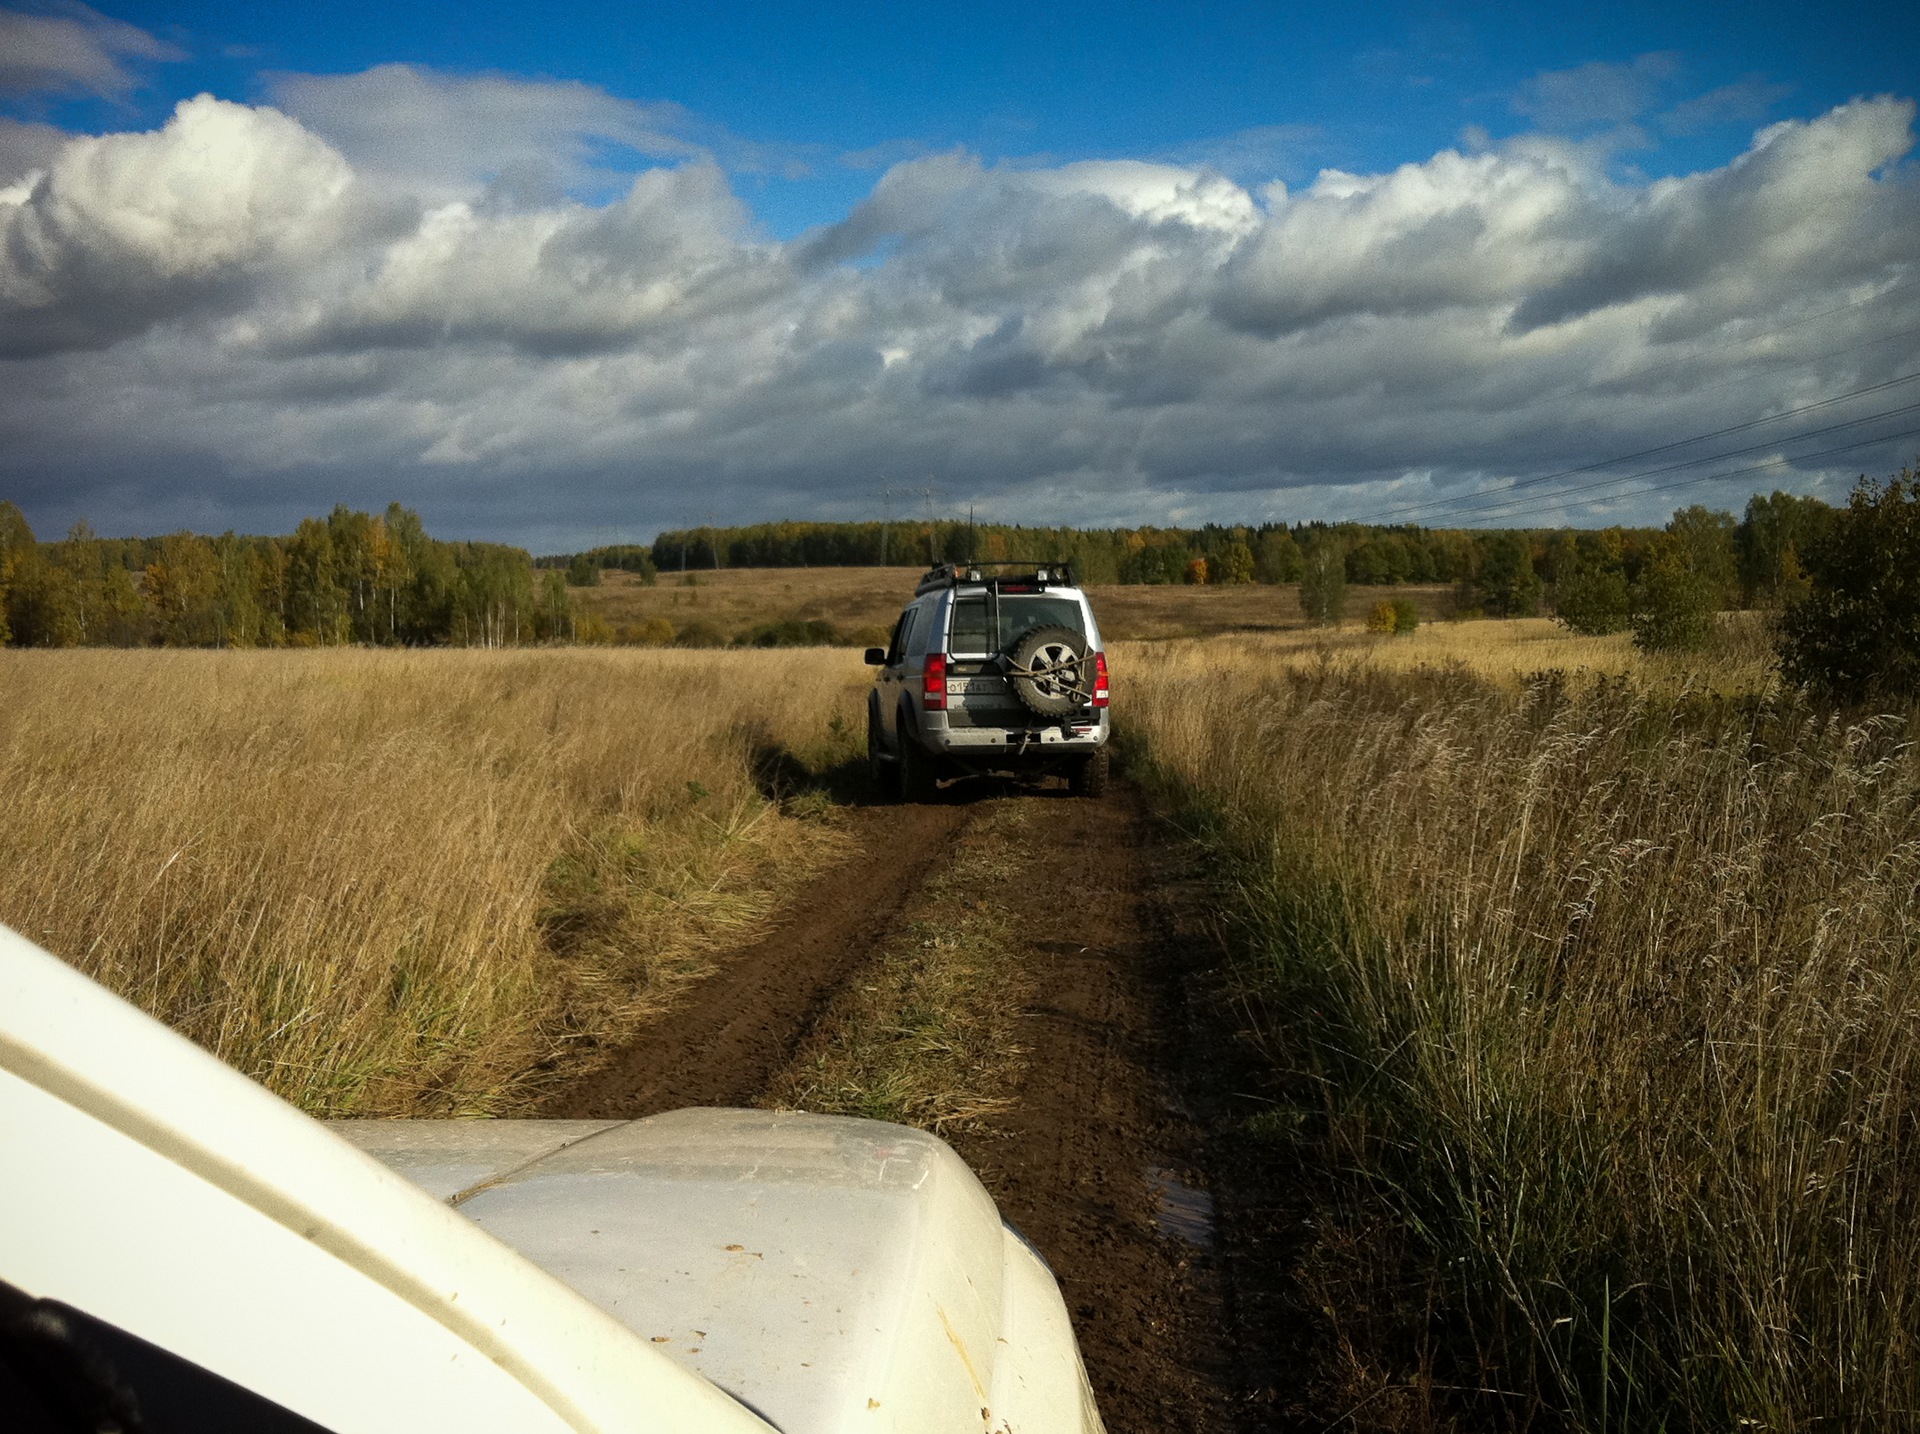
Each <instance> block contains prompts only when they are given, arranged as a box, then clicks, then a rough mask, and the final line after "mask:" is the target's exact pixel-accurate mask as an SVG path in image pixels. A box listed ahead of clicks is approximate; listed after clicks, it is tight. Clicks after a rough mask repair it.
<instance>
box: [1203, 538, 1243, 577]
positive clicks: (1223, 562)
mask: <svg viewBox="0 0 1920 1434" xmlns="http://www.w3.org/2000/svg"><path fill="white" fill-rule="evenodd" d="M1209 571H1210V572H1211V573H1212V579H1213V581H1214V582H1217V583H1250V582H1252V581H1253V549H1251V548H1249V547H1248V546H1247V545H1246V544H1245V543H1243V542H1240V541H1238V540H1237V539H1236V540H1235V541H1233V542H1231V543H1228V544H1227V545H1226V546H1225V547H1224V548H1222V549H1221V550H1220V555H1219V558H1218V560H1217V568H1216V567H1215V565H1213V564H1209Z"/></svg>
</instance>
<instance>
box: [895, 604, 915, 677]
mask: <svg viewBox="0 0 1920 1434" xmlns="http://www.w3.org/2000/svg"><path fill="white" fill-rule="evenodd" d="M918 611H919V609H918V608H911V607H910V608H908V609H907V610H906V611H905V612H903V613H901V614H900V621H898V622H896V623H895V624H894V625H893V642H892V643H891V644H890V645H889V646H888V648H887V666H889V667H898V666H899V665H900V664H901V662H902V661H903V660H905V658H906V655H907V639H908V637H909V636H910V635H911V634H912V632H913V617H914V614H915V613H916V612H918Z"/></svg>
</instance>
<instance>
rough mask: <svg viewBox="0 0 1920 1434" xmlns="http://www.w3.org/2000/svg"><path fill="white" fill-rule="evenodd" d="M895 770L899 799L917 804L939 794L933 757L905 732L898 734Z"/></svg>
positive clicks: (932, 798)
mask: <svg viewBox="0 0 1920 1434" xmlns="http://www.w3.org/2000/svg"><path fill="white" fill-rule="evenodd" d="M896 770H897V774H898V780H899V783H900V793H899V794H900V800H901V801H903V802H912V803H915V804H916V805H917V804H920V803H925V802H930V801H932V800H934V798H935V797H937V796H939V794H940V788H939V786H938V774H937V773H936V772H935V771H934V765H933V758H932V757H930V756H928V755H927V753H926V751H925V750H924V749H922V747H921V746H920V744H919V743H918V742H915V741H914V740H913V738H912V737H911V736H910V735H909V734H907V733H905V732H902V733H901V734H900V760H899V762H898V763H897V764H896Z"/></svg>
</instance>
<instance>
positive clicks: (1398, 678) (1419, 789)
mask: <svg viewBox="0 0 1920 1434" xmlns="http://www.w3.org/2000/svg"><path fill="white" fill-rule="evenodd" d="M1758 636H1759V634H1758V633H1757V631H1756V629H1755V628H1754V626H1753V625H1752V624H1751V623H1750V622H1746V621H1735V622H1730V623H1727V624H1724V625H1723V628H1722V631H1721V633H1720V635H1719V640H1718V644H1717V648H1716V650H1715V651H1713V652H1710V653H1709V654H1707V655H1706V656H1705V657H1704V658H1703V659H1702V660H1701V662H1700V663H1699V664H1697V670H1689V666H1688V664H1682V663H1676V662H1671V661H1662V662H1659V663H1653V662H1648V661H1646V660H1643V659H1641V658H1640V657H1639V656H1638V655H1637V654H1635V653H1634V652H1633V650H1632V649H1631V648H1630V647H1628V646H1625V645H1624V643H1623V641H1622V640H1621V639H1613V638H1598V639H1570V638H1565V637H1560V636H1555V635H1554V634H1553V633H1552V632H1551V631H1550V630H1548V628H1547V626H1546V625H1544V624H1520V623H1503V624H1492V623H1470V624H1462V625H1459V626H1458V627H1448V626H1442V627H1438V628H1434V629H1422V630H1420V631H1419V632H1418V633H1416V634H1414V635H1412V636H1411V637H1408V638H1405V639H1401V638H1374V639H1364V638H1362V639H1356V640H1352V641H1349V640H1347V639H1345V638H1341V637H1335V638H1326V639H1323V640H1321V641H1320V642H1319V643H1318V644H1317V645H1316V644H1315V643H1314V642H1313V641H1310V640H1304V641H1297V642H1282V641H1280V640H1278V639H1272V640H1269V639H1255V640H1253V641H1244V642H1243V641H1237V640H1236V641H1227V640H1219V639H1216V640H1212V641H1206V642H1194V643H1177V644H1169V645H1165V646H1159V647H1156V648H1153V649H1151V651H1150V656H1151V660H1147V658H1148V657H1149V652H1148V651H1146V650H1142V649H1123V650H1122V652H1121V654H1120V659H1121V660H1120V661H1119V662H1116V677H1115V710H1116V712H1120V713H1123V714H1124V720H1125V723H1126V726H1125V728H1124V736H1125V738H1126V740H1127V744H1128V749H1129V752H1130V756H1131V758H1132V761H1133V763H1134V770H1135V771H1136V772H1138V773H1140V774H1141V776H1142V778H1143V779H1144V780H1145V781H1147V782H1148V784H1149V786H1150V788H1151V789H1152V790H1154V791H1155V792H1156V794H1157V796H1158V799H1159V800H1160V801H1161V802H1162V803H1163V804H1164V805H1165V807H1166V808H1167V809H1168V810H1169V811H1170V812H1171V813H1173V814H1175V816H1176V819H1177V820H1178V821H1179V822H1180V823H1181V824H1182V825H1184V826H1185V827H1186V828H1187V829H1188V830H1189V831H1190V832H1192V833H1193V834H1194V836H1195V837H1196V838H1197V839H1198V840H1199V841H1200V842H1201V843H1202V844H1203V845H1204V846H1206V847H1207V848H1208V849H1209V850H1210V851H1211V852H1212V853H1213V855H1214V857H1215V859H1216V861H1217V862H1218V865H1219V870H1220V872H1221V881H1222V886H1223V892H1224V895H1223V907H1224V909H1225V910H1226V911H1227V912H1228V914H1229V919H1230V920H1231V921H1232V922H1233V923H1234V927H1235V929H1236V931H1237V933H1238V944H1239V949H1240V955H1239V957H1238V970H1237V973H1236V979H1237V987H1238V991H1239V998H1240V1000H1241V1001H1243V1002H1244V1004H1245V1006H1246V1009H1247V1010H1248V1011H1249V1013H1250V1021H1251V1025H1252V1029H1253V1031H1254V1032H1255V1039H1256V1041H1257V1043H1258V1047H1259V1049H1260V1050H1261V1052H1262V1053H1263V1058H1264V1059H1265V1061H1267V1062H1268V1063H1269V1065H1270V1067H1271V1069H1272V1072H1273V1087H1272V1090H1271V1092H1270V1096H1271V1099H1272V1101H1273V1105H1272V1106H1271V1108H1270V1110H1269V1112H1268V1114H1267V1115H1266V1116H1264V1117H1262V1118H1261V1120H1260V1121H1259V1122H1257V1125H1258V1129H1257V1130H1255V1131H1254V1132H1252V1133H1253V1134H1255V1135H1257V1136H1258V1137H1259V1138H1262V1139H1265V1140H1269V1141H1274V1142H1278V1143H1279V1145H1280V1146H1281V1148H1282V1149H1283V1150H1284V1151H1286V1152H1287V1153H1288V1158H1289V1160H1290V1161H1291V1162H1295V1163H1297V1167H1298V1168H1301V1169H1303V1170H1307V1171H1311V1172H1318V1173H1317V1174H1316V1175H1315V1176H1314V1177H1313V1180H1314V1182H1315V1185H1316V1189H1315V1196H1314V1210H1313V1214H1312V1225H1311V1229H1312V1231H1313V1235H1312V1238H1311V1240H1310V1241H1309V1242H1308V1245H1307V1248H1306V1249H1305V1251H1304V1253H1303V1254H1302V1256H1301V1257H1300V1259H1299V1264H1298V1269H1297V1271H1296V1273H1297V1275H1298V1277H1299V1279H1300V1280H1301V1281H1302V1283H1303V1288H1304V1290H1305V1292H1306V1295H1307V1298H1308V1299H1309V1301H1310V1303H1311V1304H1312V1306H1313V1307H1314V1308H1315V1309H1316V1310H1317V1311H1318V1315H1319V1317H1320V1318H1321V1320H1322V1321H1323V1322H1324V1325H1325V1339H1324V1340H1323V1342H1322V1343H1323V1346H1324V1348H1325V1349H1327V1350H1329V1351H1333V1352H1334V1353H1333V1354H1332V1355H1331V1356H1330V1357H1329V1359H1328V1361H1327V1365H1326V1367H1325V1368H1323V1369H1321V1370H1320V1371H1318V1378H1319V1380H1320V1381H1321V1382H1322V1385H1323V1389H1322V1393H1323V1395H1324V1398H1325V1399H1326V1401H1327V1402H1329V1403H1330V1404H1332V1405H1333V1406H1334V1407H1341V1408H1346V1407H1350V1406H1351V1407H1355V1408H1356V1409H1357V1408H1358V1407H1359V1406H1362V1405H1364V1413H1357V1414H1356V1416H1355V1420H1354V1422H1355V1424H1356V1426H1357V1427H1362V1428H1378V1429H1409V1430H1411V1429H1430V1428H1435V1427H1443V1426H1454V1427H1458V1426H1464V1427H1520V1426H1523V1425H1527V1424H1529V1423H1532V1422H1535V1421H1537V1420H1538V1419H1540V1418H1543V1417H1544V1418H1547V1419H1549V1420H1550V1421H1551V1422H1553V1423H1554V1424H1555V1425H1556V1426H1562V1425H1564V1426H1565V1427H1571V1428H1574V1429H1581V1430H1593V1431H1599V1430H1607V1429H1616V1428H1617V1429H1639V1428H1669V1429H1683V1428H1684V1429H1706V1428H1713V1429H1735V1428H1750V1429H1771V1430H1805V1429H1815V1428H1825V1427H1844V1428H1849V1429H1897V1428H1898V1429H1903V1428H1909V1427H1911V1420H1912V1415H1911V1411H1912V1410H1913V1409H1915V1408H1916V1407H1920V1372H1917V1371H1920V1359H1917V1358H1916V1356H1920V1039H1916V1037H1917V1036H1920V942H1916V940H1915V932H1916V931H1920V805H1916V803H1915V801H1914V793H1915V791H1916V790H1920V761H1917V760H1916V757H1915V753H1914V751H1913V749H1912V747H1911V745H1910V743H1909V739H1908V738H1909V730H1910V729H1909V721H1908V718H1907V716H1906V715H1905V714H1898V715H1889V716H1884V717H1876V718H1866V719H1860V720H1857V721H1853V722H1847V721H1842V720H1840V719H1838V718H1834V717H1830V716H1823V715H1821V714H1819V713H1817V712H1815V711H1812V710H1810V709H1808V708H1807V707H1805V706H1804V705H1802V704H1801V703H1800V702H1799V701H1798V700H1797V699H1794V698H1792V697H1791V696H1787V695H1779V694H1775V695H1771V696H1766V697H1762V696H1757V695H1753V693H1752V691H1751V689H1752V687H1753V686H1754V685H1755V684H1756V683H1760V684H1764V683H1765V682H1766V681H1767V680H1768V678H1767V669H1766V665H1765V662H1764V659H1763V658H1762V657H1760V656H1757V655H1756V644H1757V641H1758ZM1542 667H1550V668H1554V669H1558V670H1557V671H1554V672H1551V673H1549V674H1547V675H1544V676H1536V677H1534V678H1531V679H1527V678H1524V677H1522V676H1519V675H1518V674H1522V673H1524V672H1526V671H1527V670H1528V669H1530V668H1532V669H1538V668H1542ZM1743 674H1744V678H1743ZM1123 679H1124V682H1125V686H1124V688H1123V687H1122V685H1121V684H1122V681H1123ZM1743 680H1744V681H1745V682H1746V685H1747V687H1748V689H1749V690H1748V691H1747V692H1746V693H1742V692H1741V691H1740V687H1741V683H1742V681H1743Z"/></svg>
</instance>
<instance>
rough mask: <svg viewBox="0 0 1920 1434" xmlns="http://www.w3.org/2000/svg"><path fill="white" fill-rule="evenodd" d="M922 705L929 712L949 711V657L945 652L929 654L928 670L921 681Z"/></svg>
mask: <svg viewBox="0 0 1920 1434" xmlns="http://www.w3.org/2000/svg"><path fill="white" fill-rule="evenodd" d="M920 705H921V706H923V707H925V708H926V709H927V711H929V712H944V711H946V710H947V655H946V653H944V652H929V653H928V654H927V670H926V673H925V675H924V676H923V677H922V678H921V679H920Z"/></svg>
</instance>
